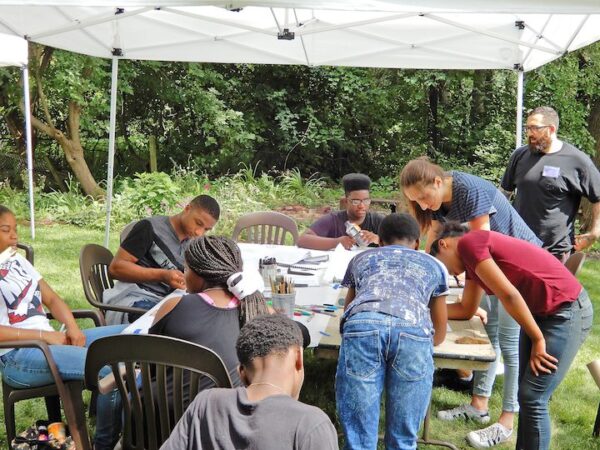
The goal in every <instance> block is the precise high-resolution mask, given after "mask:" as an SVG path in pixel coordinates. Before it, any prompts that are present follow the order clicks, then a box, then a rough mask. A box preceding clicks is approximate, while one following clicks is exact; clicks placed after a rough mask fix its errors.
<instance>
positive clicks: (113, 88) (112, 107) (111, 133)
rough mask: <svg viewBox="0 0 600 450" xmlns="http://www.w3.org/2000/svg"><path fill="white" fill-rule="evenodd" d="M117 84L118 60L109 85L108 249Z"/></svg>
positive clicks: (114, 65) (105, 240)
mask: <svg viewBox="0 0 600 450" xmlns="http://www.w3.org/2000/svg"><path fill="white" fill-rule="evenodd" d="M118 82H119V58H115V57H113V59H112V77H111V84H110V129H109V132H108V169H107V174H106V227H105V231H104V246H105V247H106V248H108V238H109V236H110V214H111V211H112V193H113V171H114V164H115V126H116V122H117V83H118Z"/></svg>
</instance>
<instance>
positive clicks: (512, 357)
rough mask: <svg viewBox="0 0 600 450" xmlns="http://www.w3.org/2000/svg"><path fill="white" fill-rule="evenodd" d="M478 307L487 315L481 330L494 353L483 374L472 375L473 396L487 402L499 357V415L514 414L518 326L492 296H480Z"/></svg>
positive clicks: (475, 373) (481, 372)
mask: <svg viewBox="0 0 600 450" xmlns="http://www.w3.org/2000/svg"><path fill="white" fill-rule="evenodd" d="M481 307H482V308H483V309H485V310H486V311H487V313H488V322H487V324H486V325H485V330H486V331H487V334H488V336H489V338H490V342H491V344H492V347H494V351H495V352H496V360H495V361H494V362H493V363H492V364H490V366H489V367H488V369H487V370H484V371H475V372H474V375H473V394H474V395H479V396H481V397H487V398H489V397H490V396H491V395H492V388H493V386H494V381H495V379H496V368H497V366H498V362H499V361H500V353H502V358H503V360H504V391H503V395H502V411H507V412H518V411H519V404H518V403H517V389H518V385H519V382H518V377H519V330H520V327H519V324H518V323H517V322H516V321H515V319H513V318H512V317H511V316H510V314H508V313H507V312H506V309H504V305H502V302H501V301H500V300H498V298H497V297H495V296H493V295H489V296H488V295H484V296H483V298H482V300H481Z"/></svg>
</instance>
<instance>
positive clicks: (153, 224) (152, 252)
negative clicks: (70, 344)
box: [103, 195, 220, 324]
mask: <svg viewBox="0 0 600 450" xmlns="http://www.w3.org/2000/svg"><path fill="white" fill-rule="evenodd" d="M219 215H220V208H219V204H218V203H217V201H216V200H215V199H214V198H212V197H210V196H209V195H199V196H197V197H195V198H194V199H193V200H192V201H191V202H190V203H189V204H188V205H187V206H186V207H185V208H184V209H183V211H181V212H180V213H179V214H176V215H174V216H153V217H148V218H146V219H142V220H140V221H139V222H138V223H136V224H135V226H134V227H133V228H132V229H131V231H130V232H129V234H128V235H127V237H125V239H124V240H123V242H121V246H120V247H119V250H118V251H117V254H116V255H115V257H114V259H113V260H112V262H111V264H110V266H109V268H108V271H109V273H110V275H111V276H112V277H113V278H114V279H115V280H118V282H117V283H115V287H114V288H113V289H108V290H106V291H105V292H104V299H103V300H104V302H105V303H108V304H111V305H118V306H135V307H138V308H143V309H150V308H152V306H154V305H155V304H156V303H157V302H159V301H160V300H161V299H162V298H164V297H165V296H167V295H169V294H170V293H171V292H173V291H174V290H175V289H181V290H185V280H184V277H183V265H184V257H183V255H184V251H185V248H186V246H187V242H188V240H189V239H190V238H193V237H198V236H202V235H204V234H205V233H206V232H208V231H210V230H211V229H212V228H213V227H214V226H215V224H216V223H217V220H219ZM135 318H136V317H135V315H132V314H129V317H127V316H126V315H125V314H123V313H119V312H115V311H108V312H107V314H106V321H107V323H110V324H115V323H125V322H127V319H129V321H132V320H134V319H135Z"/></svg>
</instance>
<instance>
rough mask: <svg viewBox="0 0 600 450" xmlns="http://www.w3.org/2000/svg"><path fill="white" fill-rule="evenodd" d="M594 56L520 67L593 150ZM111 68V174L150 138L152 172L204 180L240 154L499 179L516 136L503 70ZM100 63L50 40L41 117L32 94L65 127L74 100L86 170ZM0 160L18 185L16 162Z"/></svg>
mask: <svg viewBox="0 0 600 450" xmlns="http://www.w3.org/2000/svg"><path fill="white" fill-rule="evenodd" d="M599 54H600V44H595V45H593V46H590V47H587V48H585V49H582V50H580V51H578V52H574V53H572V54H569V55H567V56H565V57H563V58H561V59H559V60H557V61H556V62H554V63H551V64H548V65H546V66H544V67H542V68H540V69H538V70H536V71H533V72H530V73H527V74H526V77H525V78H526V107H527V108H531V107H534V106H537V105H541V104H550V105H552V106H554V107H555V108H556V109H557V110H558V111H559V114H560V115H561V120H562V125H561V134H562V136H563V137H565V138H566V139H567V140H569V141H571V142H573V143H574V144H575V145H578V146H579V147H581V148H583V149H584V150H585V151H587V152H589V153H590V154H595V153H596V152H597V151H598V150H597V149H596V148H595V145H596V143H597V142H598V141H600V130H598V131H594V127H593V123H595V122H594V120H593V119H594V117H596V116H595V115H594V114H595V113H594V111H597V116H598V117H599V120H600V101H599V100H598V99H599V98H600V95H599V94H598V91H599V89H600V88H599V86H600V83H599V79H598V78H599V76H600V75H599V74H600V70H598V69H599V68H598V65H599V64H600V63H599V61H600V57H599ZM119 67H120V70H119V93H118V112H117V153H116V165H115V168H116V171H117V175H121V176H128V177H130V176H132V175H133V174H135V173H138V172H145V171H147V170H149V163H148V159H149V156H148V142H149V140H150V137H154V138H155V139H156V141H157V144H158V145H157V147H158V170H160V171H163V172H171V171H172V170H173V168H174V167H180V168H186V169H188V170H194V171H196V172H197V173H204V174H207V175H208V176H210V177H213V178H214V177H217V176H220V175H223V174H226V173H235V172H237V171H238V170H239V169H240V165H243V166H244V167H252V168H253V170H256V171H258V172H259V173H260V172H263V171H265V172H269V173H273V174H279V173H283V172H285V171H286V170H290V169H294V168H297V169H298V170H299V173H300V174H301V175H304V176H308V175H310V174H313V173H318V174H319V176H322V177H325V178H330V179H334V180H337V179H339V177H340V176H341V175H343V174H344V173H346V172H348V171H364V172H366V173H369V174H370V175H371V176H372V177H373V178H374V179H379V178H382V177H385V178H386V179H394V177H395V176H396V174H397V173H398V171H399V170H400V168H401V167H402V166H403V164H404V163H405V162H406V161H407V160H409V159H411V158H413V157H415V156H419V155H423V154H427V155H429V156H430V157H432V158H433V159H434V160H436V161H437V162H439V163H441V164H442V165H443V166H444V167H447V168H459V169H460V168H462V169H466V170H469V171H471V172H474V173H477V174H479V175H481V176H484V177H486V178H489V179H491V180H494V181H497V180H498V179H499V177H500V176H501V174H502V172H503V170H504V165H505V164H506V161H507V159H508V156H509V155H510V153H511V152H512V150H513V149H514V147H515V123H516V118H515V106H516V100H515V97H516V79H517V77H516V74H515V72H513V71H487V70H485V71H433V70H392V69H367V68H339V67H304V66H274V65H237V64H187V63H161V62H152V61H127V60H123V61H120V66H119ZM109 72H110V64H109V62H108V61H106V60H100V59H94V58H89V57H85V56H82V55H76V54H71V53H67V52H63V51H59V50H56V51H54V52H53V57H52V59H51V61H50V64H48V66H47V67H45V68H44V70H43V71H42V72H41V76H42V81H43V86H44V89H45V90H44V92H45V94H46V97H47V99H48V105H49V107H48V114H47V115H46V114H45V111H43V109H42V108H41V104H40V103H39V98H38V97H36V96H35V95H34V102H35V104H34V115H35V114H37V115H38V116H39V117H41V118H42V119H43V120H46V121H47V118H48V116H49V117H50V118H51V119H52V121H53V122H54V123H55V125H56V127H57V128H60V129H61V130H64V131H65V132H69V129H68V125H69V109H68V108H67V106H68V104H70V103H75V104H76V105H77V106H78V108H79V109H78V112H79V114H80V125H79V128H80V130H79V132H80V140H81V146H82V147H83V148H84V149H85V159H86V161H87V163H88V165H89V166H90V169H91V172H92V175H93V176H94V177H95V178H96V179H97V180H102V179H104V178H105V171H106V157H107V155H106V149H107V146H108V145H107V135H108V102H109V92H110V73H109ZM18 77H19V72H18V71H16V70H12V71H11V69H3V70H2V71H1V72H0V114H2V116H3V118H4V121H2V124H1V125H0V127H2V128H3V129H2V133H3V135H5V136H12V139H5V140H4V141H2V143H1V144H0V145H2V146H3V148H5V149H8V150H7V153H11V154H13V155H15V158H13V159H18V158H21V157H22V151H23V146H22V139H21V137H20V134H19V131H18V130H19V128H20V126H21V125H20V124H21V120H22V115H21V113H20V110H19V108H18V107H17V105H18V102H19V101H20V94H19V89H18V86H19V81H18ZM36 92H37V91H35V92H34V94H36ZM36 95H37V94H36ZM598 123H600V122H598ZM61 127H62V128H61ZM37 135H38V136H37V138H38V140H37V142H36V144H37V145H36V164H37V166H38V169H39V168H40V165H41V163H43V162H44V161H47V162H48V164H46V166H47V170H46V173H44V172H43V171H42V172H41V173H42V175H45V176H46V178H47V179H48V180H52V179H54V180H58V179H60V178H61V177H62V178H65V176H64V175H65V173H67V172H68V171H69V166H68V165H67V164H65V157H64V155H63V152H61V151H60V148H59V147H58V145H57V144H56V142H54V141H52V140H49V139H48V138H45V137H44V136H43V134H42V133H39V132H38V133H37ZM17 157H18V158H17ZM44 158H45V159H44ZM52 168H54V169H55V170H54V171H52ZM0 171H2V174H3V176H2V177H1V178H6V177H7V176H11V177H12V180H11V181H12V183H13V184H17V185H18V184H19V182H20V177H19V176H18V173H17V171H13V173H12V175H11V174H8V173H5V171H4V168H3V167H0ZM56 186H57V184H56V183H55V184H54V187H56Z"/></svg>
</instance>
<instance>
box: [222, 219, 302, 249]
mask: <svg viewBox="0 0 600 450" xmlns="http://www.w3.org/2000/svg"><path fill="white" fill-rule="evenodd" d="M288 233H289V234H290V235H291V237H292V243H293V245H296V242H297V241H298V225H296V221H295V220H294V219H292V218H291V217H288V216H286V215H285V214H281V213H278V212H274V211H264V212H254V213H249V214H245V215H243V216H242V217H240V218H239V219H238V221H237V223H236V224H235V228H234V229H233V235H232V236H231V237H232V239H233V240H234V241H240V242H252V243H255V244H279V245H284V244H285V243H286V242H285V240H286V235H287V234H288Z"/></svg>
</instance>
